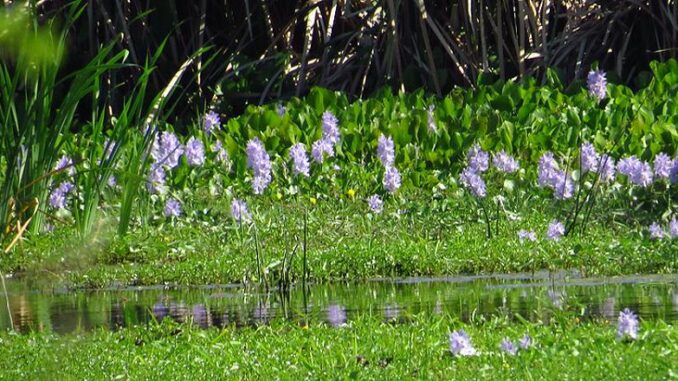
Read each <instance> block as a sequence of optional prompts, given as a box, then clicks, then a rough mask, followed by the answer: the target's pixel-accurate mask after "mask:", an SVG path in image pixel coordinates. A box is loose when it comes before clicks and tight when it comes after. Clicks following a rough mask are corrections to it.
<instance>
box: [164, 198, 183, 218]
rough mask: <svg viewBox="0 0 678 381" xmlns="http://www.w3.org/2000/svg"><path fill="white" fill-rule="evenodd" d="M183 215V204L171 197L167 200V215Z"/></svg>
mask: <svg viewBox="0 0 678 381" xmlns="http://www.w3.org/2000/svg"><path fill="white" fill-rule="evenodd" d="M180 215H181V204H179V201H177V200H175V199H173V198H170V199H168V200H167V202H165V217H179V216H180Z"/></svg>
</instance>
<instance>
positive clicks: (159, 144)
mask: <svg viewBox="0 0 678 381" xmlns="http://www.w3.org/2000/svg"><path fill="white" fill-rule="evenodd" d="M183 153H184V146H182V145H181V142H179V138H177V136H176V135H175V134H173V133H171V132H169V131H164V132H162V133H160V134H159V135H157V136H156V137H155V140H154V141H153V145H152V146H151V157H152V158H153V160H154V166H160V165H162V166H164V167H167V168H169V169H172V168H174V167H176V166H177V165H179V159H181V155H183Z"/></svg>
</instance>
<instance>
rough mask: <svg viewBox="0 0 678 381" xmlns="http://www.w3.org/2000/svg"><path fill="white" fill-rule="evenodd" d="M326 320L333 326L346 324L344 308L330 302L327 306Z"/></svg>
mask: <svg viewBox="0 0 678 381" xmlns="http://www.w3.org/2000/svg"><path fill="white" fill-rule="evenodd" d="M327 322H328V323H330V325H331V326H333V327H340V326H343V325H345V324H346V310H345V309H344V307H342V306H340V305H338V304H330V305H329V306H328V307H327Z"/></svg>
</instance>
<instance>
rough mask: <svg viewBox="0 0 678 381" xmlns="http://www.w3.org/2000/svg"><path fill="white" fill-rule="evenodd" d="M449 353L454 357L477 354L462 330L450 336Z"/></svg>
mask: <svg viewBox="0 0 678 381" xmlns="http://www.w3.org/2000/svg"><path fill="white" fill-rule="evenodd" d="M450 352H452V354H453V355H455V356H476V355H477V354H478V352H477V351H476V350H475V348H473V344H471V338H470V337H469V336H468V334H467V333H466V331H464V330H463V329H460V330H458V331H454V332H452V333H451V334H450Z"/></svg>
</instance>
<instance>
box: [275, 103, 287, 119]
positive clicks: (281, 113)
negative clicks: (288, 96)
mask: <svg viewBox="0 0 678 381" xmlns="http://www.w3.org/2000/svg"><path fill="white" fill-rule="evenodd" d="M275 110H276V112H277V113H278V116H284V115H285V112H287V109H286V108H285V105H283V104H282V103H278V106H276V108H275Z"/></svg>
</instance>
